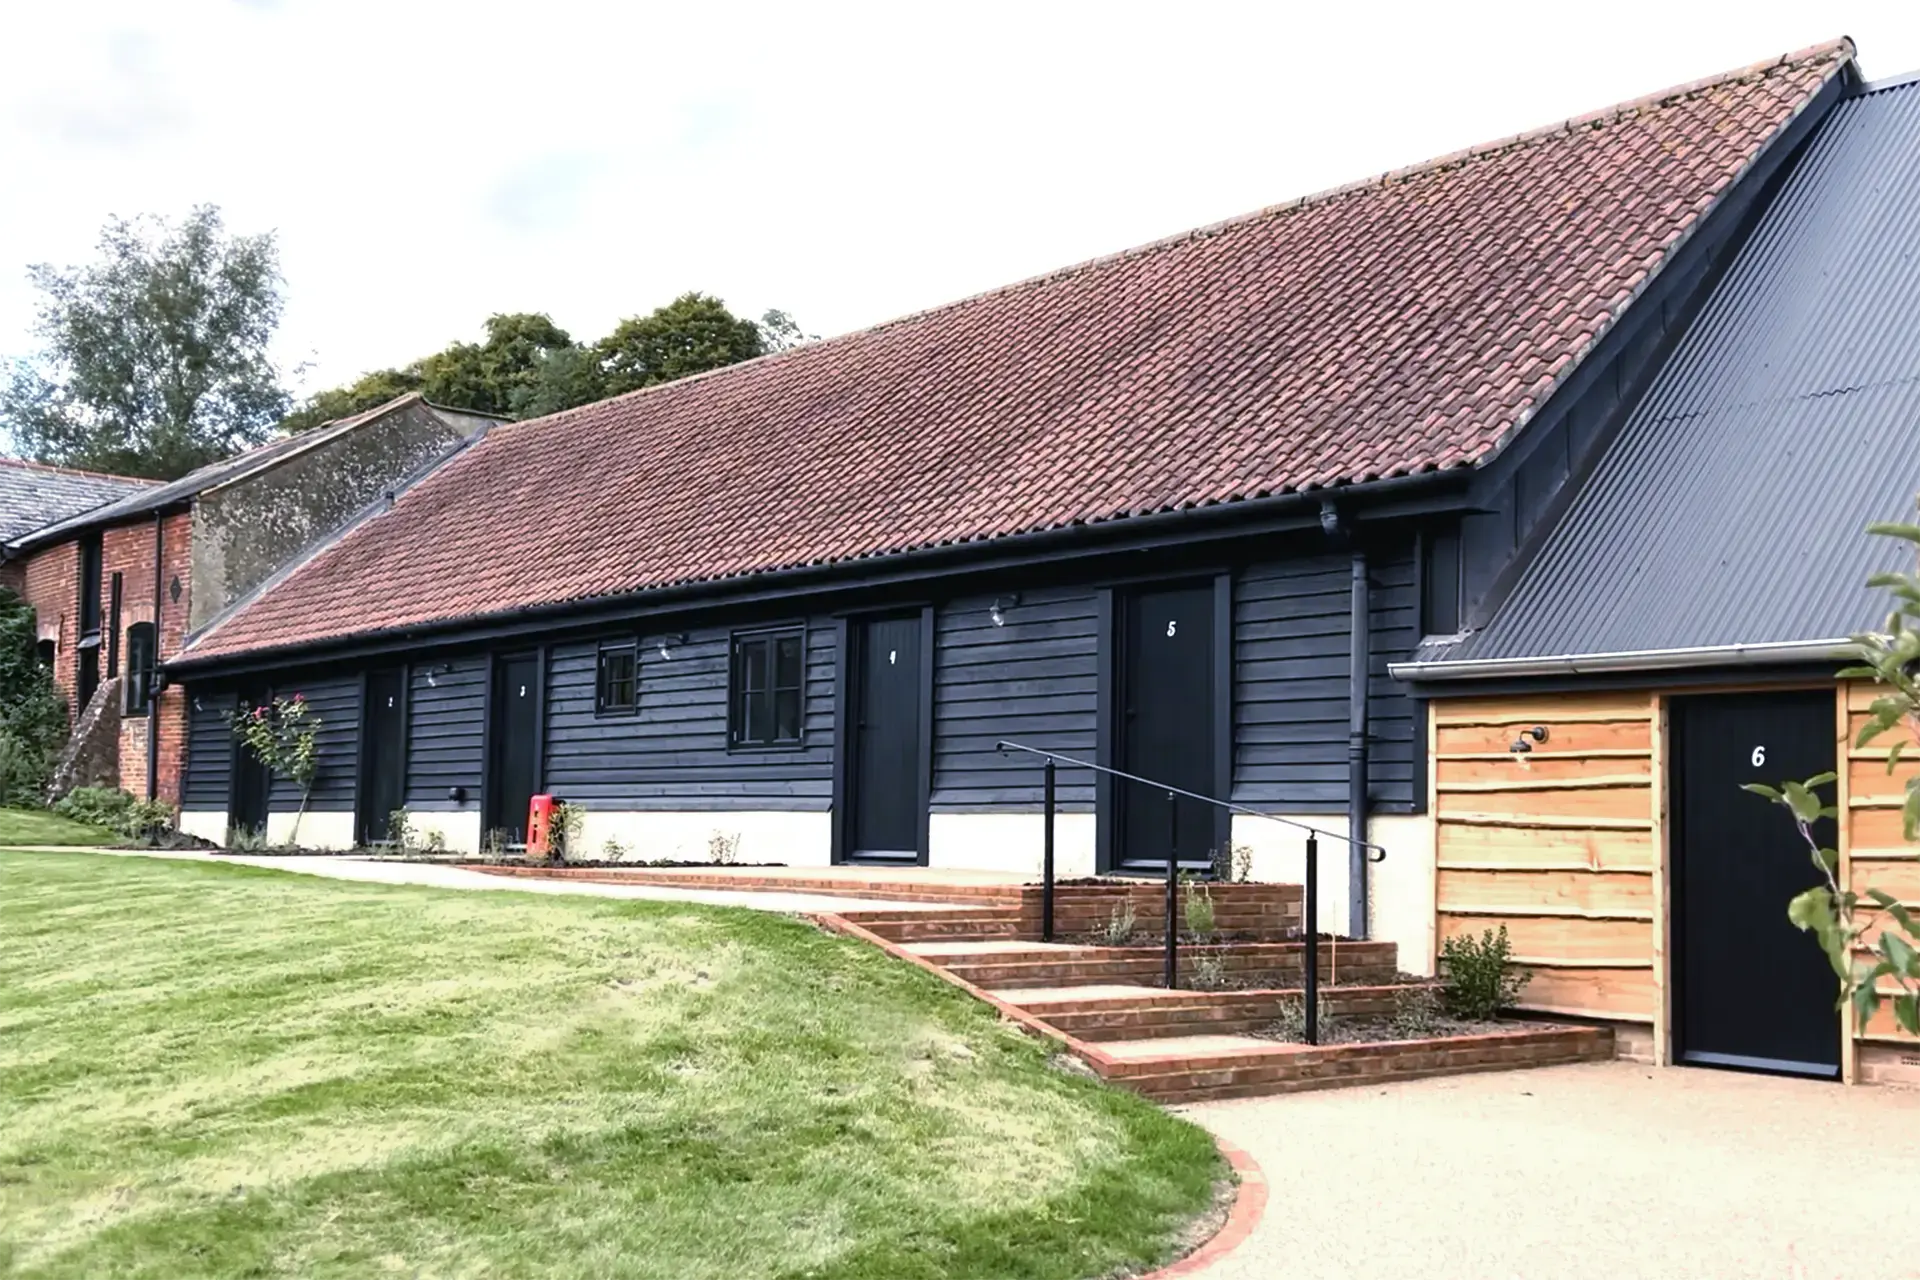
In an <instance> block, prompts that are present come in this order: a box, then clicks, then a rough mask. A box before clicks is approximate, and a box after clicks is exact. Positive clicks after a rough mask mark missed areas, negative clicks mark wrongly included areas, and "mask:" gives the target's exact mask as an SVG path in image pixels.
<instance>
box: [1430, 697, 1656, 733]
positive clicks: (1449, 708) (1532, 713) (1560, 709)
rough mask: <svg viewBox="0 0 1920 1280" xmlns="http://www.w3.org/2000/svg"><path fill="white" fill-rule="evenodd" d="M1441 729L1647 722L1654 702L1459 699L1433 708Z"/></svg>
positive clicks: (1637, 699) (1634, 699)
mask: <svg viewBox="0 0 1920 1280" xmlns="http://www.w3.org/2000/svg"><path fill="white" fill-rule="evenodd" d="M1433 709H1434V715H1435V717H1436V719H1437V722H1438V723H1439V724H1441V725H1450V724H1522V725H1534V724H1543V725H1546V726H1547V728H1548V729H1549V730H1551V729H1552V728H1553V725H1554V723H1555V722H1556V721H1564V722H1573V721H1593V720H1632V719H1641V720H1646V719H1649V718H1651V717H1652V715H1653V700H1652V699H1651V698H1650V697H1649V696H1648V695H1647V694H1645V693H1637V692H1631V691H1629V692H1625V693H1575V694H1549V695H1545V696H1541V697H1504V698H1460V699H1457V700H1456V699H1447V700H1444V701H1440V702H1436V703H1434V704H1433Z"/></svg>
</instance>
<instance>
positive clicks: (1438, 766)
mask: <svg viewBox="0 0 1920 1280" xmlns="http://www.w3.org/2000/svg"><path fill="white" fill-rule="evenodd" d="M1652 770H1653V760H1652V757H1651V756H1649V755H1647V754H1645V753H1638V754H1633V755H1608V756H1573V755H1568V756H1533V755H1522V756H1506V757H1504V758H1501V759H1489V758H1486V757H1477V758H1475V759H1471V760H1449V759H1445V758H1442V759H1440V760H1438V761H1436V762H1435V779H1436V781H1437V782H1438V783H1439V785H1440V789H1441V790H1442V791H1448V790H1452V791H1466V790H1471V789H1474V788H1482V789H1485V788H1491V787H1509V788H1512V787H1527V786H1535V787H1537V786H1540V785H1541V784H1543V783H1549V782H1551V783H1559V784H1562V785H1574V786H1620V785H1627V784H1633V783H1638V784H1640V785H1642V786H1644V785H1646V783H1647V781H1648V780H1649V778H1650V777H1651V774H1652Z"/></svg>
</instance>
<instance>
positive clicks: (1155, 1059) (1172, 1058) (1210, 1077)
mask: <svg viewBox="0 0 1920 1280" xmlns="http://www.w3.org/2000/svg"><path fill="white" fill-rule="evenodd" d="M1208 1039H1211V1038H1202V1039H1196V1040H1194V1042H1193V1045H1192V1046H1188V1045H1183V1044H1182V1042H1181V1041H1178V1040H1133V1041H1115V1042H1110V1043H1108V1044H1105V1045H1103V1046H1102V1049H1103V1050H1104V1051H1105V1052H1106V1053H1108V1054H1110V1055H1114V1056H1115V1057H1116V1058H1117V1059H1118V1060H1117V1061H1113V1062H1111V1063H1109V1064H1106V1065H1104V1066H1103V1067H1102V1068H1101V1074H1102V1075H1104V1076H1106V1077H1107V1078H1108V1079H1110V1080H1112V1081H1113V1082H1114V1083H1116V1084H1121V1085H1124V1086H1125V1087H1127V1088H1129V1089H1132V1090H1133V1091H1135V1092H1136V1093H1140V1094H1144V1095H1145V1096H1147V1097H1149V1098H1152V1099H1154V1100H1155V1101H1157V1102H1199V1101H1208V1100H1214V1099H1221V1098H1236V1097H1259V1096H1264V1095H1271V1094H1279V1093H1297V1092H1302V1091H1305V1090H1310V1089H1331V1088H1338V1087H1340V1086H1343V1085H1353V1084H1380V1083H1386V1082H1388V1081H1394V1080H1415V1079H1421V1078H1423V1077H1427V1076H1439V1075H1459V1074H1464V1073H1467V1072H1476V1071H1502V1070H1514V1069H1520V1068H1526V1067H1546V1066H1558V1065H1561V1064H1564V1063H1572V1062H1593V1061H1600V1060H1604V1059H1607V1058H1611V1057H1612V1056H1613V1036H1612V1032H1611V1030H1610V1029H1608V1028H1604V1027H1560V1026H1553V1027H1540V1028H1523V1029H1517V1030H1514V1031H1501V1032H1495V1033H1491V1034H1488V1035H1479V1036H1455V1037H1445V1038H1440V1039H1434V1040H1415V1041H1399V1042H1388V1043H1380V1044H1354V1045H1321V1046H1305V1045H1285V1044H1269V1045H1263V1046H1258V1047H1256V1046H1253V1045H1246V1046H1235V1047H1229V1048H1208V1047H1205V1046H1206V1044H1207V1040H1208ZM1218 1039H1223V1040H1224V1039H1231V1037H1220V1038H1218ZM1128 1055H1131V1056H1128Z"/></svg>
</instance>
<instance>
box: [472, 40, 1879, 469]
mask: <svg viewBox="0 0 1920 1280" xmlns="http://www.w3.org/2000/svg"><path fill="white" fill-rule="evenodd" d="M1854 55H1855V48H1854V43H1853V39H1852V37H1851V36H1840V37H1837V38H1836V39H1833V40H1828V41H1826V42H1825V43H1822V44H1816V45H1809V46H1807V47H1806V48H1804V49H1797V50H1795V51H1794V52H1792V53H1783V54H1779V55H1776V56H1774V57H1771V58H1763V59H1761V60H1760V61H1758V62H1753V63H1749V64H1747V65H1746V66H1743V67H1736V68H1734V69H1733V70H1731V71H1723V72H1720V73H1719V74H1717V75H1711V76H1704V77H1702V78H1700V79H1698V80H1689V81H1687V82H1685V83H1684V84H1677V85H1672V86H1670V87H1668V88H1665V89H1658V90H1655V91H1654V92H1652V93H1647V94H1642V95H1641V96H1639V97H1637V98H1629V99H1627V100H1625V101H1623V102H1616V103H1613V104H1612V105H1610V106H1606V107H1602V108H1599V109H1598V110H1595V111H1589V112H1587V113H1585V114H1583V115H1577V116H1570V117H1568V118H1567V119H1565V120H1559V121H1555V122H1554V123H1552V124H1546V125H1540V126H1538V127H1536V128H1533V129H1527V130H1523V131H1521V132H1519V133H1514V134H1509V135H1507V136H1505V137H1502V138H1496V139H1494V140H1492V141H1490V142H1481V143H1476V144H1474V145H1473V146H1470V147H1464V148H1461V149H1460V150H1457V151H1450V152H1447V153H1446V154H1445V155H1440V156H1435V157H1433V158H1432V159H1428V160H1422V161H1420V162H1418V163H1416V164H1411V165H1403V166H1401V167H1400V168H1398V169H1389V170H1387V171H1386V172H1384V173H1377V174H1373V175H1371V176H1369V177H1366V178H1360V179H1356V180H1354V181H1352V182H1345V183H1341V184H1340V185H1338V186H1333V187H1326V188H1323V189H1322V190H1319V191H1315V192H1310V193H1308V194H1306V195H1303V196H1296V197H1294V198H1293V199H1291V200H1286V201H1282V202H1280V203H1278V204H1270V205H1264V206H1262V207H1261V208H1258V209H1254V210H1252V211H1250V212H1247V213H1242V214H1236V215H1234V216H1233V217H1230V218H1223V219H1220V220H1218V221H1216V222H1210V223H1206V224H1204V225H1202V226H1198V227H1193V228H1190V229H1188V230H1186V231H1179V232H1175V233H1174V234H1172V235H1168V236H1161V237H1159V238H1158V239H1155V240H1148V241H1146V242H1145V243H1142V244H1137V245H1134V246H1132V247H1131V248H1126V249H1118V250H1115V251H1113V252H1111V253H1104V254H1100V255H1098V256H1096V257H1092V258H1087V259H1084V260H1083V261H1080V262H1076V263H1072V264H1070V265H1068V266H1064V267H1056V268H1054V269H1053V270H1051V271H1046V272H1042V273H1041V274H1039V275H1032V276H1026V277H1023V278H1022V279H1019V280H1014V281H1011V282H1009V283H1007V284H1002V285H996V286H994V287H993V288H991V289H983V290H981V291H980V292H978V293H971V294H968V295H966V296H965V297H961V298H955V299H952V300H951V301H948V302H942V303H937V304H935V305H934V306H931V307H922V308H921V309H920V310H918V311H909V312H907V313H906V314H904V315H899V316H895V317H893V318H892V319H890V320H882V321H879V322H878V323H875V324H870V325H865V326H863V327H861V328H858V329H850V330H848V331H847V332H846V333H839V334H835V335H833V336H832V337H830V338H824V339H822V340H820V341H818V342H809V343H805V344H803V345H801V346H797V347H789V348H787V349H786V350H784V351H771V352H768V353H767V354H765V355H762V356H755V357H754V358H753V359H751V360H741V361H737V362H736V363H734V364H730V365H722V366H721V367H720V368H717V369H707V370H703V371H702V372H700V373H694V374H688V375H687V376H685V377H681V378H675V379H673V380H672V381H670V382H658V383H654V384H653V385H651V386H645V387H636V388H634V389H633V390H632V391H626V392H622V393H621V394H619V395H617V396H608V397H607V398H606V399H604V400H595V401H592V402H591V403H588V404H584V405H576V406H574V407H573V408H571V409H561V410H559V411H557V412H555V413H550V414H546V415H543V416H542V417H538V418H525V419H522V420H521V421H519V422H509V423H507V424H505V427H506V430H507V431H508V432H509V433H510V432H511V431H512V429H513V428H516V427H522V426H531V425H533V424H536V423H544V422H550V421H553V420H555V419H558V418H563V417H573V416H575V415H578V414H581V413H584V412H586V411H588V410H593V409H598V408H601V407H602V406H605V405H612V404H617V403H622V402H624V401H627V400H631V399H633V398H635V397H639V396H644V395H647V394H650V393H665V392H668V391H669V390H673V389H684V388H686V387H689V386H692V385H694V384H697V383H701V382H705V381H706V380H708V379H710V378H715V377H720V376H723V375H735V376H737V375H738V374H739V373H740V372H741V371H742V370H745V369H749V368H754V367H757V366H762V365H771V364H774V363H776V362H780V361H785V360H789V359H793V358H797V357H804V356H806V355H809V354H811V353H814V352H818V351H822V350H826V349H830V348H833V347H837V346H839V345H841V344H842V343H845V342H850V341H852V340H854V339H856V338H863V337H867V336H869V335H872V334H877V333H885V332H887V331H888V330H890V329H895V328H898V327H900V326H901V325H906V324H911V323H913V322H915V321H917V320H923V319H925V318H927V317H929V316H936V315H941V314H943V313H946V312H949V311H957V310H959V309H960V308H962V307H967V306H972V305H974V304H975V303H979V302H984V301H987V300H989V299H993V298H1003V297H1007V296H1010V295H1013V294H1017V293H1020V292H1021V291H1023V290H1026V289H1032V288H1037V287H1039V286H1041V285H1044V284H1051V283H1053V282H1055V281H1058V280H1065V279H1071V278H1072V277H1074V276H1077V275H1081V274H1083V273H1086V272H1089V271H1094V270H1097V269H1099V268H1101V267H1105V266H1110V265H1112V264H1114V263H1118V262H1128V261H1131V260H1133V259H1135V258H1141V257H1145V256H1147V255H1149V254H1153V253H1158V252H1161V251H1163V250H1166V249H1171V248H1175V247H1177V246H1179V245H1183V244H1186V243H1188V242H1190V241H1193V240H1200V239H1205V238H1207V237H1209V236H1214V235H1218V234H1220V233H1221V232H1224V231H1227V230H1230V229H1233V228H1236V227H1241V226H1246V225H1249V224H1252V223H1256V222H1260V221H1263V220H1266V219H1270V218H1275V217H1279V216H1281V215H1283V214H1289V213H1295V212H1298V211H1300V210H1302V209H1307V208H1314V207H1318V206H1320V205H1322V204H1327V203H1330V202H1332V201H1334V200H1338V199H1343V198H1346V197H1349V196H1353V195H1358V194H1360V193H1362V192H1366V191H1372V190H1376V189H1379V188H1384V187H1387V186H1390V185H1393V184H1395V183H1399V182H1406V181H1409V180H1411V179H1414V178H1417V177H1422V176H1424V175H1426V174H1430V173H1437V172H1440V171H1441V170H1444V169H1448V168H1451V167H1453V166H1456V165H1460V164H1464V163H1466V162H1468V161H1470V160H1477V159H1480V158H1482V157H1485V156H1490V155H1495V154H1505V153H1507V152H1510V151H1512V150H1513V149H1514V148H1515V147H1520V146H1527V145H1530V144H1533V143H1536V142H1542V141H1545V140H1547V139H1550V138H1556V137H1559V136H1561V135H1563V134H1567V133H1571V132H1573V131H1574V130H1575V129H1578V128H1584V127H1588V126H1593V125H1598V124H1600V123H1602V122H1607V121H1613V120H1618V119H1622V118H1625V117H1627V116H1629V115H1633V114H1637V113H1639V112H1641V111H1644V110H1646V109H1647V108H1649V107H1654V106H1661V105H1664V104H1667V103H1670V102H1674V101H1676V100H1678V99H1681V98H1686V97H1691V96H1694V95H1696V94H1700V93H1704V92H1706V91H1707V90H1709V89H1717V88H1719V87H1721V86H1723V85H1728V84H1737V83H1743V82H1746V81H1752V80H1763V79H1765V78H1767V77H1768V76H1771V75H1773V74H1775V73H1777V72H1780V71H1783V70H1785V69H1787V68H1790V67H1798V66H1801V65H1803V64H1806V63H1814V62H1819V61H1822V60H1833V61H1840V62H1844V61H1846V60H1848V59H1851V58H1852V57H1854Z"/></svg>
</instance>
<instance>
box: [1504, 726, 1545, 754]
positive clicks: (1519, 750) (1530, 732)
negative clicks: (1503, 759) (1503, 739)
mask: <svg viewBox="0 0 1920 1280" xmlns="http://www.w3.org/2000/svg"><path fill="white" fill-rule="evenodd" d="M1529 738H1531V739H1532V740H1533V741H1532V742H1529V741H1528V739H1529ZM1546 740H1547V726H1545V725H1543V724H1537V725H1535V726H1533V728H1531V729H1522V730H1521V731H1520V736H1519V737H1517V738H1515V739H1514V740H1513V745H1512V746H1510V747H1508V748H1507V750H1509V751H1511V752H1513V753H1514V754H1515V755H1517V756H1523V755H1525V754H1527V752H1529V751H1531V750H1533V744H1534V742H1545V741H1546Z"/></svg>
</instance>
